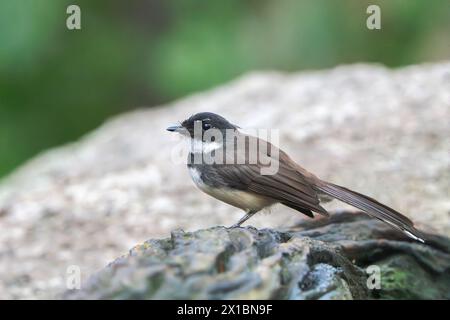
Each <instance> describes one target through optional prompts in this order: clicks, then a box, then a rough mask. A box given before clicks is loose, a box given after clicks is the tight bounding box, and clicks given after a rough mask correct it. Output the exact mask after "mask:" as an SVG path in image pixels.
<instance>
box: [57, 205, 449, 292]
mask: <svg viewBox="0 0 450 320" xmlns="http://www.w3.org/2000/svg"><path fill="white" fill-rule="evenodd" d="M322 220H323V221H322ZM322 220H321V221H320V223H318V222H316V223H315V224H311V223H308V224H300V225H298V226H296V227H294V228H292V229H291V230H286V231H275V230H272V229H261V230H258V229H255V228H253V227H246V228H236V229H228V228H225V227H213V228H209V229H204V230H199V231H195V232H184V231H182V230H179V231H174V232H172V235H171V237H170V238H169V239H161V240H148V241H146V242H144V243H143V244H142V245H138V246H136V247H134V248H133V249H132V250H131V251H130V253H129V254H128V255H127V256H124V257H121V258H119V259H117V260H115V261H114V262H113V263H111V264H110V265H109V266H108V267H106V268H105V269H104V270H102V271H100V272H99V273H98V274H96V275H95V276H93V277H92V278H91V279H90V280H89V281H88V282H87V284H86V285H85V286H84V288H82V290H74V291H68V292H66V294H65V295H64V296H63V297H64V298H66V299H301V300H304V299H306V300H309V299H376V298H381V299H409V298H413V299H449V298H450V254H449V250H450V240H449V239H447V238H444V237H439V236H433V235H428V236H427V239H428V241H429V243H428V244H426V245H423V244H419V243H417V242H413V241H411V240H410V239H408V238H405V237H404V236H403V235H401V234H399V233H398V232H397V231H394V230H393V229H391V228H390V227H388V226H386V225H385V224H383V223H381V222H378V221H374V220H372V219H369V218H367V216H366V215H364V214H362V213H361V214H356V213H350V212H340V213H336V214H335V219H328V220H326V219H322ZM353 230H366V232H358V231H357V232H354V231H353ZM343 236H346V238H347V239H353V240H351V241H349V240H339V239H341V238H342V237H343ZM324 238H326V239H328V240H326V241H325V240H318V239H324ZM374 243H378V244H380V245H374ZM430 257H433V258H432V259H430ZM373 265H376V266H377V267H378V268H379V270H380V286H381V287H380V288H375V289H374V290H372V289H373V288H369V287H368V286H367V281H368V276H369V274H368V273H367V272H366V268H367V267H368V266H373Z"/></svg>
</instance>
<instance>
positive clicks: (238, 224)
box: [231, 210, 256, 228]
mask: <svg viewBox="0 0 450 320" xmlns="http://www.w3.org/2000/svg"><path fill="white" fill-rule="evenodd" d="M255 213H256V211H250V210H249V211H247V212H246V213H245V215H244V216H243V217H242V218H241V219H239V221H238V222H237V223H235V224H233V225H232V226H231V228H237V227H240V226H241V224H243V223H244V222H245V221H247V220H248V219H250V218H251V217H252V216H253V215H254V214H255Z"/></svg>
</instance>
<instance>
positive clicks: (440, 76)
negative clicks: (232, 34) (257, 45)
mask: <svg viewBox="0 0 450 320" xmlns="http://www.w3.org/2000/svg"><path fill="white" fill-rule="evenodd" d="M448 88H450V63H448V62H445V63H438V64H425V65H419V66H412V67H407V68H404V69H399V70H389V69H387V68H384V67H382V66H376V65H353V66H343V67H337V68H335V69H332V70H326V71H318V72H304V73H297V74H283V73H278V72H264V73H254V74H249V75H246V76H244V77H242V78H241V79H238V80H236V81H234V82H232V83H230V84H227V85H224V86H222V87H219V88H216V89H213V90H211V91H208V92H205V93H200V94H196V95H193V96H191V97H187V98H185V99H182V100H180V101H176V102H174V103H172V104H170V105H167V106H164V107H158V108H152V109H143V110H138V111H135V112H132V113H128V114H124V115H121V116H119V117H116V118H115V119H112V120H110V121H108V122H107V123H105V124H104V125H103V126H102V127H100V128H99V129H98V130H96V131H95V132H93V133H91V134H89V135H87V136H86V137H84V138H83V139H81V140H80V141H79V142H75V143H73V144H70V145H67V146H63V147H61V148H57V149H54V150H51V151H49V152H46V153H43V154H42V155H40V156H38V157H36V158H35V159H33V160H31V161H30V162H29V163H27V164H26V165H25V166H23V167H22V168H20V169H19V170H17V171H16V172H15V173H14V174H12V175H11V176H10V177H9V178H7V179H6V180H4V181H3V183H2V184H1V185H0V230H1V232H0V298H37V297H53V296H54V295H55V294H57V293H58V292H61V291H64V290H65V283H66V281H65V279H66V269H67V267H68V266H70V265H78V266H80V268H81V271H82V280H86V279H87V277H88V275H90V274H92V273H93V272H94V271H96V270H99V269H100V268H102V267H103V266H104V265H105V264H106V263H107V262H108V261H111V260H113V259H114V258H115V257H117V256H118V255H120V254H121V253H124V252H126V250H128V248H130V247H132V246H133V245H135V244H136V243H142V242H143V241H145V240H146V239H149V238H155V237H165V236H167V234H169V232H170V231H171V230H173V229H176V228H182V229H184V230H186V231H193V230H197V229H202V228H208V227H211V226H215V225H231V224H232V223H234V222H236V221H237V219H238V218H239V217H240V215H241V212H240V211H239V210H236V209H235V208H233V207H230V206H227V205H226V204H222V203H220V202H218V201H216V200H214V199H212V198H210V197H208V196H207V195H204V194H203V193H201V192H200V191H198V190H196V189H195V188H194V186H193V184H192V182H191V181H190V178H189V176H188V173H187V170H186V168H185V166H184V164H183V163H181V161H175V160H179V157H176V155H178V153H177V152H176V151H177V150H179V149H180V148H179V144H180V141H179V140H178V139H177V138H175V137H174V135H173V134H170V133H168V132H166V131H165V128H166V127H167V125H169V124H173V123H174V122H176V121H178V120H182V119H184V118H186V117H187V116H188V115H190V114H192V113H195V112H198V111H212V112H217V113H220V114H222V115H224V116H225V117H227V118H229V119H230V120H232V121H233V122H235V123H237V124H239V125H240V126H241V127H244V128H275V129H279V130H280V146H281V147H282V148H283V149H285V150H286V151H287V152H288V153H289V154H290V155H291V156H292V157H293V158H294V159H295V160H297V161H298V162H299V163H301V164H302V165H303V166H304V167H305V168H307V169H309V170H311V171H312V172H314V173H316V174H317V175H318V176H319V177H322V178H324V179H328V180H330V181H333V182H336V183H339V184H342V185H345V186H348V187H350V188H353V189H356V190H358V191H361V192H363V193H366V194H368V195H372V196H374V197H375V198H378V199H379V200H380V201H382V202H385V203H386V204H388V205H390V206H393V207H394V208H396V209H398V210H399V211H402V212H404V213H405V214H406V215H408V216H409V217H411V218H412V219H414V220H415V222H416V224H417V225H418V227H419V228H422V229H425V230H429V231H434V232H439V233H441V234H445V235H448V234H450V223H449V222H450V219H449V211H450V197H449V180H450V179H449V178H450V170H449V155H448V150H449V147H450V143H449V137H450V126H449V120H448V119H450V90H448ZM342 206H343V205H342V204H339V203H337V202H336V203H332V204H331V205H329V206H328V207H327V208H337V207H342ZM181 208H182V209H181ZM272 211H273V214H271V215H264V214H261V215H258V216H256V217H254V218H252V220H250V224H251V225H253V226H255V227H258V228H261V227H268V228H275V227H279V226H290V225H292V224H293V223H294V222H295V221H297V220H298V219H301V217H300V216H301V215H300V214H298V213H297V212H295V211H293V210H291V209H288V208H285V207H275V208H274V209H273V210H272Z"/></svg>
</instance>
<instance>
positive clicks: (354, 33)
mask: <svg viewBox="0 0 450 320" xmlns="http://www.w3.org/2000/svg"><path fill="white" fill-rule="evenodd" d="M69 4H78V5H79V6H80V7H81V12H82V17H81V19H82V30H79V31H69V30H67V28H66V25H65V23H66V18H67V16H68V15H67V14H66V8H67V6H68V5H69ZM369 4H378V5H380V7H381V17H382V29H381V30H375V31H371V30H368V29H367V28H366V18H367V16H368V15H367V14H366V8H367V6H368V5H369ZM449 31H450V1H448V0H430V1H423V0H385V1H380V0H371V1H362V0H361V1H354V0H345V1H334V0H310V1H299V0H279V1H275V0H247V1H244V0H208V1H201V0H153V1H144V0H140V1H137V0H136V1H120V0H114V1H112V0H111V1H89V0H84V1H82V0H80V1H62V0H61V1H54V0H3V1H1V2H0V41H1V42H0V176H1V175H4V174H6V173H8V172H9V171H11V170H12V169H13V168H14V167H15V166H17V165H18V164H20V163H21V162H23V161H24V160H25V159H27V158H29V157H31V156H33V155H34V154H36V153H37V152H39V151H40V150H42V149H45V148H48V147H51V146H54V145H58V144H62V143H64V142H66V141H71V140H74V139H76V138H78V137H79V136H80V135H82V134H83V133H85V132H87V131H89V130H92V129H93V128H95V127H96V126H98V125H99V124H101V122H102V121H104V119H105V118H107V117H108V116H110V115H113V114H116V113H120V112H123V111H125V110H127V109H130V108H135V107H139V106H143V105H146V106H152V105H156V104H160V103H163V102H167V101H170V100H172V99H175V98H178V97H181V96H183V95H186V94H189V93H191V92H194V91H198V90H203V89H206V88H209V87H212V86H215V85H217V84H220V83H223V82H226V81H228V80H230V79H233V78H235V77H237V76H239V75H240V74H242V73H244V72H247V71H250V70H256V69H257V70H261V69H277V70H285V71H297V70H302V69H312V68H326V67H332V66H335V65H337V64H342V63H352V62H379V63H383V64H386V65H388V66H401V65H406V64H413V63H420V62H424V61H433V60H443V59H446V58H448V57H449V56H450V40H449V39H450V38H449V36H450V32H449Z"/></svg>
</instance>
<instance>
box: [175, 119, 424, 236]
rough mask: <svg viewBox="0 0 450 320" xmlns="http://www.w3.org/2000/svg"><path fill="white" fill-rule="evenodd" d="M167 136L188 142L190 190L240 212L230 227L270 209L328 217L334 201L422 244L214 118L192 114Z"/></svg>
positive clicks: (376, 208) (372, 207) (409, 227)
mask: <svg viewBox="0 0 450 320" xmlns="http://www.w3.org/2000/svg"><path fill="white" fill-rule="evenodd" d="M167 130H168V131H171V132H177V133H180V134H182V135H184V136H186V137H188V139H189V140H188V141H189V142H190V151H189V155H188V164H187V166H188V169H189V173H190V175H191V178H192V180H193V181H194V183H195V184H196V186H197V187H198V188H199V189H200V190H202V191H203V192H205V193H207V194H208V195H210V196H212V197H214V198H216V199H219V200H221V201H223V202H225V203H228V204H230V205H232V206H235V207H237V208H240V209H242V210H244V211H245V215H244V216H243V217H242V218H241V219H240V220H239V221H238V222H237V223H236V224H235V225H233V226H232V227H238V226H240V225H241V224H242V223H243V222H245V221H246V220H248V219H249V218H250V217H252V216H253V215H254V214H255V213H257V212H258V211H260V210H262V209H264V208H266V207H269V206H271V205H273V204H276V203H281V204H283V205H285V206H288V207H290V208H292V209H295V210H297V211H299V212H301V213H303V214H305V215H307V216H309V217H311V218H313V217H314V215H313V212H315V213H319V214H321V215H324V216H328V215H329V213H328V212H327V210H325V209H324V208H323V207H322V206H321V203H324V202H328V201H331V200H332V199H338V200H340V201H342V202H345V203H347V204H350V205H352V206H353V207H356V208H358V209H360V210H362V211H364V212H365V213H367V214H368V215H370V216H372V217H374V218H377V219H379V220H382V221H384V222H385V223H388V224H389V225H391V226H392V227H394V228H396V229H398V230H400V231H402V232H404V233H405V234H406V235H408V236H409V237H411V238H412V239H415V240H417V241H420V242H423V243H424V242H425V241H424V237H423V236H422V235H421V233H420V232H419V231H418V230H417V229H415V228H414V224H413V222H412V221H411V220H410V219H408V218H407V217H405V216H404V215H402V214H401V213H399V212H397V211H395V210H394V209H392V208H389V207H388V206H386V205H384V204H382V203H380V202H378V201H377V200H375V199H373V198H370V197H368V196H366V195H363V194H361V193H358V192H355V191H353V190H350V189H347V188H345V187H342V186H339V185H337V184H334V183H331V182H327V181H324V180H321V179H319V178H318V177H317V176H315V175H314V174H312V173H310V172H308V171H307V170H305V169H304V168H302V167H301V166H300V165H298V164H297V163H296V162H295V161H294V160H292V159H291V158H290V157H289V156H288V155H287V154H286V153H285V152H284V151H282V150H280V149H278V148H277V147H275V146H274V145H272V144H271V143H269V142H267V141H265V140H263V139H260V138H258V137H255V136H252V135H249V134H246V133H244V132H243V131H242V130H241V129H240V127H238V126H236V125H234V124H232V123H230V122H229V121H227V120H226V119H225V118H223V117H221V116H219V115H217V114H215V113H211V112H201V113H197V114H195V115H193V116H191V117H189V118H188V119H186V120H184V121H183V122H181V123H180V124H179V125H176V126H171V127H168V128H167ZM210 133H213V134H210ZM238 141H241V143H240V142H238ZM242 141H244V143H242ZM255 146H256V148H255ZM230 159H231V161H230ZM263 160H264V161H263ZM267 160H268V161H267ZM268 163H270V165H274V164H275V166H274V167H275V168H276V169H277V170H276V171H275V172H273V173H271V174H263V170H264V169H268Z"/></svg>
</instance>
